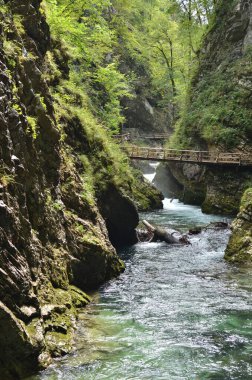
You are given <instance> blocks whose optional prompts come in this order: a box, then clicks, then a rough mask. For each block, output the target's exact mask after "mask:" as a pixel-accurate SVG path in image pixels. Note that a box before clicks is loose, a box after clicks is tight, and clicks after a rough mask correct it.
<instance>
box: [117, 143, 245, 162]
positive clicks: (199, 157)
mask: <svg viewBox="0 0 252 380" xmlns="http://www.w3.org/2000/svg"><path fill="white" fill-rule="evenodd" d="M122 149H123V150H124V151H125V153H126V154H127V155H128V156H129V157H130V158H132V159H135V160H148V161H170V162H172V161H174V162H188V163H193V164H199V165H200V164H201V165H229V166H247V167H250V166H251V167H252V155H250V154H245V153H244V154H243V153H222V152H208V151H195V150H177V149H162V148H149V147H146V148H145V147H139V146H124V147H122Z"/></svg>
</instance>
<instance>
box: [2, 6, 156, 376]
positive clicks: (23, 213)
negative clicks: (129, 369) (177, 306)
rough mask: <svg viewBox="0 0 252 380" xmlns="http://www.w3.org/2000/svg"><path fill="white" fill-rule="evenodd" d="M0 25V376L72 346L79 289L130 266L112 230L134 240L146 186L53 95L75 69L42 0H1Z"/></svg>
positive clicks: (121, 239)
mask: <svg viewBox="0 0 252 380" xmlns="http://www.w3.org/2000/svg"><path fill="white" fill-rule="evenodd" d="M0 31H1V36H0V261H1V262H0V352H1V355H0V378H1V379H5V380H8V379H15V380H17V379H20V378H22V377H23V376H25V375H27V374H29V373H30V372H32V371H33V370H35V369H37V368H38V367H39V366H46V365H48V364H49V363H50V361H51V358H52V357H55V356H59V355H62V354H64V353H67V352H68V351H69V350H71V348H72V344H73V333H74V325H75V319H76V314H77V313H76V308H78V307H81V306H84V305H86V303H87V302H89V298H88V296H86V294H85V293H83V290H84V291H85V290H88V289H93V288H95V287H97V286H99V284H101V283H102V282H104V281H105V280H107V279H110V278H111V277H113V276H116V275H118V274H119V273H120V272H121V271H122V270H123V269H124V265H123V263H122V262H121V260H120V259H119V257H118V256H117V253H116V251H115V248H114V247H113V246H112V244H111V242H110V240H109V236H110V237H111V239H112V240H114V241H113V243H114V244H123V243H132V242H134V241H135V239H136V235H135V227H136V225H137V224H138V213H137V208H136V206H135V205H134V203H133V201H132V200H131V198H130V196H131V194H132V193H134V195H135V198H136V200H137V199H138V195H140V194H141V191H142V188H141V185H140V183H138V184H137V185H136V181H135V180H134V178H133V176H130V174H129V172H128V169H125V168H126V166H127V165H126V163H125V164H124V166H123V168H124V169H123V168H121V167H122V165H121V163H120V161H119V160H120V159H123V160H126V158H125V157H124V156H122V155H121V156H119V157H118V158H117V159H116V158H115V157H114V155H113V154H114V151H116V152H118V155H119V154H120V152H119V148H117V147H116V146H115V147H112V148H111V147H108V146H107V145H106V136H104V133H105V132H103V131H99V129H97V127H96V126H95V123H94V125H93V127H92V128H91V127H90V128H89V129H88V130H87V129H85V120H83V118H82V117H81V115H78V113H74V112H73V111H72V108H71V105H70V104H69V105H68V108H67V107H65V108H64V107H63V106H62V104H61V108H60V104H59V102H57V101H56V94H55V93H54V96H52V93H53V91H52V87H53V86H55V85H56V84H57V83H59V79H58V77H60V78H61V80H63V79H67V78H68V75H69V70H68V65H67V54H66V53H65V52H64V50H63V49H62V48H61V46H60V43H59V42H56V41H51V38H50V31H49V27H48V25H47V23H46V20H45V17H44V16H43V14H42V13H41V9H40V0H12V1H8V0H5V2H3V1H0ZM52 55H54V56H55V61H56V62H57V67H56V66H55V65H54V66H53V65H52V64H51V63H50V58H51V57H52ZM52 72H55V73H56V74H55V75H50V78H48V73H50V74H51V73H52ZM61 91H62V93H61V94H59V93H58V98H64V94H63V92H64V91H67V89H66V88H64V86H61ZM68 91H69V90H68ZM75 96H77V95H76V94H75ZM65 98H67V97H66V96H65ZM67 99H69V97H68V98H67ZM81 101H82V100H81V99H79V97H78V102H79V103H80V102H81ZM68 103H69V101H68ZM123 170H125V171H123ZM94 173H95V174H96V175H94ZM94 177H95V178H94ZM120 177H122V180H121V182H120V181H119V178H120ZM132 189H133V190H132ZM142 196H143V197H144V199H145V200H146V201H147V196H145V195H142ZM152 196H154V197H155V196H157V197H159V195H158V194H156V195H153V194H152ZM150 198H151V196H150ZM126 215H127V216H128V219H127V220H126V219H125V216H126ZM118 227H120V229H122V230H123V231H124V233H123V234H122V233H121V235H120V236H118V235H117V229H118ZM120 232H121V231H120Z"/></svg>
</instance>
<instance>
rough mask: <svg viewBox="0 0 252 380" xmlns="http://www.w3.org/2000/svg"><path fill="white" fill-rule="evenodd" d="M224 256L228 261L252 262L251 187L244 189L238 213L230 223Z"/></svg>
mask: <svg viewBox="0 0 252 380" xmlns="http://www.w3.org/2000/svg"><path fill="white" fill-rule="evenodd" d="M225 258H226V260H228V261H230V262H238V263H245V262H252V188H250V189H248V190H246V192H245V193H244V196H243V198H242V201H241V207H240V213H239V214H238V216H237V218H236V219H235V220H234V222H233V224H232V235H231V237H230V240H229V243H228V246H227V249H226V252H225Z"/></svg>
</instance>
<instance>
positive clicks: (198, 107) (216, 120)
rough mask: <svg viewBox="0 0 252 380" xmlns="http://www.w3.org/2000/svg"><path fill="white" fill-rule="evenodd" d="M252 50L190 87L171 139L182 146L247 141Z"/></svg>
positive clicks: (251, 112) (251, 116) (228, 146)
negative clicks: (184, 106) (198, 142)
mask: <svg viewBox="0 0 252 380" xmlns="http://www.w3.org/2000/svg"><path fill="white" fill-rule="evenodd" d="M251 59H252V53H251V51H249V50H248V51H247V52H246V54H245V55H244V56H243V58H241V59H239V60H237V61H236V62H233V63H232V64H227V65H223V66H222V69H221V70H220V69H219V70H215V71H212V72H209V73H208V74H205V75H204V77H203V78H201V79H200V81H199V82H198V84H197V86H196V87H194V88H192V89H191V99H190V101H189V104H188V106H187V108H186V110H185V112H184V113H183V115H182V119H181V121H180V122H179V123H178V124H177V126H176V132H175V135H174V136H173V138H172V140H171V141H170V145H173V146H174V144H175V145H176V146H180V147H188V146H190V145H195V143H197V140H200V141H205V142H206V143H207V144H208V145H219V146H221V147H223V148H224V149H232V148H234V147H235V146H238V145H239V144H240V143H242V142H243V143H244V142H247V141H248V140H249V138H250V136H251V133H252V126H251V120H252V110H251V107H250V106H249V98H250V94H251V88H250V87H249V86H248V83H247V82H246V77H247V76H249V75H251V72H252V64H251Z"/></svg>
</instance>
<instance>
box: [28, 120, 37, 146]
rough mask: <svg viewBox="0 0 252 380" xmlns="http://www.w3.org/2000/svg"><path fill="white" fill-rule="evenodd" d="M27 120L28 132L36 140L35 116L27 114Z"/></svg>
mask: <svg viewBox="0 0 252 380" xmlns="http://www.w3.org/2000/svg"><path fill="white" fill-rule="evenodd" d="M26 118H27V122H28V129H27V131H28V133H31V135H32V138H33V139H34V140H36V138H37V118H36V117H34V116H27V117H26Z"/></svg>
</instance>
